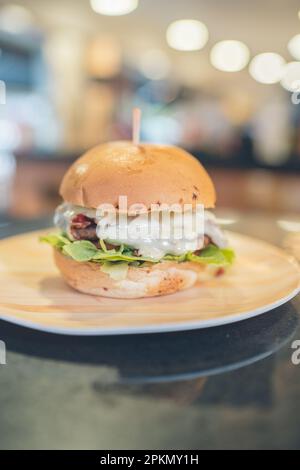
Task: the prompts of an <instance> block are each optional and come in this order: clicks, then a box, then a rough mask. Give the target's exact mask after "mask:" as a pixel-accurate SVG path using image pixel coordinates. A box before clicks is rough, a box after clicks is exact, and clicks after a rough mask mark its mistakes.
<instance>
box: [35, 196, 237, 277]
mask: <svg viewBox="0 0 300 470" xmlns="http://www.w3.org/2000/svg"><path fill="white" fill-rule="evenodd" d="M192 219H193V214H192V213H191V214H187V216H185V217H184V218H182V217H177V216H176V215H174V214H173V215H172V220H171V224H170V228H169V236H168V237H167V238H161V237H153V236H151V235H149V230H147V229H148V224H149V214H143V215H139V216H130V217H129V216H128V217H126V218H125V219H124V220H122V218H118V219H117V220H116V219H115V218H114V217H111V216H110V215H104V216H103V217H99V216H98V215H97V211H96V210H94V209H88V208H83V207H79V206H74V205H72V204H68V203H64V204H62V205H61V206H59V207H58V208H57V210H56V212H55V217H54V223H55V225H56V227H57V229H58V230H59V232H58V233H55V234H50V235H48V236H46V237H42V241H45V242H48V243H50V244H51V245H52V246H54V247H55V248H57V249H58V250H60V251H61V252H62V253H63V254H65V255H67V256H69V257H71V258H72V259H74V260H76V261H79V262H86V261H92V262H97V263H100V264H101V265H102V269H103V270H105V272H109V270H110V267H116V266H119V265H120V264H122V265H124V264H125V263H126V265H127V266H129V265H134V266H142V265H144V263H159V262H161V261H175V262H184V261H192V262H196V263H203V264H212V265H216V266H218V267H226V266H228V265H230V264H231V263H232V261H233V258H234V253H233V251H232V250H231V249H230V248H228V246H227V240H226V237H225V235H224V234H223V232H222V230H221V229H220V227H219V226H218V223H217V220H216V218H215V216H214V215H213V214H212V213H211V212H209V211H204V222H203V225H204V226H203V230H202V232H201V233H200V232H199V233H197V232H195V231H194V232H191V233H192V236H189V237H186V236H185V235H184V234H185V233H186V232H185V230H184V229H185V228H187V227H186V226H183V224H186V225H187V224H188V225H190V224H192V222H193V220H192ZM169 222H170V221H169ZM155 224H156V225H155ZM155 224H154V229H157V231H156V232H157V233H158V232H159V233H161V231H163V229H164V228H165V227H164V225H163V224H164V220H163V219H162V218H160V219H158V220H157V221H156V222H155ZM129 228H130V229H131V230H128V229H129ZM135 228H137V229H138V230H139V231H140V233H139V236H138V237H137V236H136V233H137V231H136V230H135V231H133V230H132V229H135ZM143 229H144V230H143ZM178 229H182V231H181V233H183V236H182V237H180V238H177V237H176V236H175V233H176V230H178ZM132 233H134V234H135V236H133V234H132ZM123 267H124V266H123Z"/></svg>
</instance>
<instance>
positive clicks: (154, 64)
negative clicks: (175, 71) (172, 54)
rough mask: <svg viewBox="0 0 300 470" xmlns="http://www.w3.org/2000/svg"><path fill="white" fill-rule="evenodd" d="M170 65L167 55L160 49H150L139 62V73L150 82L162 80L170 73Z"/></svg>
mask: <svg viewBox="0 0 300 470" xmlns="http://www.w3.org/2000/svg"><path fill="white" fill-rule="evenodd" d="M170 69H171V64H170V60H169V57H168V56H167V54H166V53H165V52H164V51H162V50H160V49H150V50H148V51H147V52H145V53H144V54H143V55H142V56H141V58H140V61H139V70H140V72H141V73H142V74H143V75H144V76H145V77H146V78H149V79H150V80H162V79H163V78H166V77H167V76H168V74H169V72H170Z"/></svg>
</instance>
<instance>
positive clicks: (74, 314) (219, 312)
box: [0, 231, 300, 335]
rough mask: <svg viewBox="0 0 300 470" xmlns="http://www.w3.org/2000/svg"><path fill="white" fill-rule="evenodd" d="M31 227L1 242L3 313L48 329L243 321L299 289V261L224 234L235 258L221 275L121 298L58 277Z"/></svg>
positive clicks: (91, 331)
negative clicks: (175, 289)
mask: <svg viewBox="0 0 300 470" xmlns="http://www.w3.org/2000/svg"><path fill="white" fill-rule="evenodd" d="M44 232H45V231H43V232H31V233H28V234H25V235H19V236H16V237H12V238H8V239H5V240H2V241H1V242H0V318H1V319H3V320H7V321H10V322H11V323H16V324H18V325H22V326H27V327H30V328H34V329H37V330H41V331H47V332H51V333H62V334H70V335H112V334H113V335H117V334H133V333H154V332H155V333H159V332H171V331H183V330H191V329H197V328H207V327H212V326H218V325H224V324H228V323H233V322H237V321H241V320H245V319H248V318H251V317H254V316H257V315H260V314H262V313H264V312H267V311H269V310H272V309H274V308H276V307H278V306H280V305H282V304H284V303H285V302H288V301H289V300H290V299H292V298H293V297H294V296H296V295H297V293H298V292H299V290H300V270H299V265H298V263H297V262H296V261H295V260H294V259H293V258H292V257H291V256H289V255H288V254H287V253H285V252H284V251H283V250H280V249H279V248H277V247H275V246H272V245H270V244H268V243H265V242H263V241H261V240H257V239H254V238H250V237H247V236H244V235H239V234H236V233H232V232H230V233H228V237H229V241H230V245H231V246H232V247H233V248H234V249H235V251H236V254H237V259H236V262H235V264H234V266H233V267H232V268H230V270H229V271H228V273H226V275H224V276H222V277H219V278H216V279H214V280H213V281H209V282H206V283H204V284H202V285H197V286H195V287H193V288H192V289H189V290H186V291H182V292H179V293H177V294H173V295H168V296H161V297H154V298H148V299H137V300H118V299H108V298H103V297H94V296H89V295H84V294H80V293H78V292H76V291H74V290H73V289H71V288H70V287H68V286H67V285H66V284H65V283H64V281H63V280H62V279H61V277H60V275H59V273H58V272H57V270H56V268H55V266H54V264H53V261H52V253H51V249H50V248H49V246H47V245H44V244H41V243H39V242H38V237H39V235H41V233H44Z"/></svg>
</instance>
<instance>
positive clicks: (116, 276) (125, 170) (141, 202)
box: [42, 109, 234, 298]
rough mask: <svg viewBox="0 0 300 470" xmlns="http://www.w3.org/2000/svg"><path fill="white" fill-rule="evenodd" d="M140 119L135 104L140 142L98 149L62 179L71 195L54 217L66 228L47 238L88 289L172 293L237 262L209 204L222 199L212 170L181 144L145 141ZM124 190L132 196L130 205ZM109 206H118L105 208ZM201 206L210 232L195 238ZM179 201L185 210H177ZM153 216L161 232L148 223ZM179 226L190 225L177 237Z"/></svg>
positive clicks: (63, 267) (128, 294) (112, 293)
mask: <svg viewBox="0 0 300 470" xmlns="http://www.w3.org/2000/svg"><path fill="white" fill-rule="evenodd" d="M140 120H141V112H140V110H139V109H135V110H134V111H133V139H132V142H130V141H118V142H109V143H106V144H102V145H99V146H97V147H95V148H92V149H91V150H89V151H88V152H86V153H85V154H84V155H83V156H82V157H81V158H79V159H78V160H77V161H76V162H75V163H74V164H73V165H72V166H71V167H70V168H69V170H68V171H67V173H66V174H65V176H64V178H63V181H62V183H61V187H60V194H61V196H62V198H63V200H64V202H63V204H62V205H61V206H59V207H58V208H57V210H56V213H55V218H54V221H55V225H56V226H57V228H58V230H59V232H57V233H54V234H49V235H48V236H46V237H43V238H42V240H43V241H46V242H48V243H50V244H51V245H52V246H53V248H54V259H55V262H56V265H57V267H58V269H59V270H60V272H61V274H62V276H63V277H64V279H65V280H66V282H67V283H68V284H69V285H70V286H72V287H73V288H75V289H77V290H78V291H80V292H84V293H87V294H92V295H97V296H105V297H116V298H140V297H151V296H157V295H164V294H171V293H174V292H176V291H179V290H182V289H187V288H189V287H192V286H193V285H194V284H195V283H196V282H197V281H203V280H206V279H210V278H211V277H212V276H216V275H220V274H222V273H223V272H225V271H226V269H227V267H228V266H230V264H231V263H232V261H233V258H234V254H233V251H232V250H231V249H229V248H228V247H227V241H226V238H225V236H224V234H223V233H222V231H221V229H220V228H219V227H218V225H217V221H216V219H215V217H214V215H213V214H212V213H211V212H209V211H208V209H211V208H214V206H215V199H216V194H215V189H214V185H213V183H212V180H211V179H210V177H209V175H208V173H207V172H206V170H205V169H204V168H203V166H202V165H201V164H200V163H199V162H198V161H197V160H196V159H195V158H194V157H193V156H192V155H190V154H189V153H187V152H185V151H184V150H182V149H180V148H178V147H171V146H166V145H153V144H146V143H140ZM120 196H121V197H123V198H124V197H126V199H127V201H126V202H127V205H126V209H125V210H124V209H123V208H122V207H120ZM103 205H105V207H110V208H112V209H113V210H111V213H107V214H104V213H103V212H102V211H99V207H103ZM199 205H202V206H203V207H204V213H203V214H204V215H203V216H204V232H203V231H202V233H200V232H199V233H197V232H195V231H194V232H193V231H192V232H191V233H192V236H189V237H188V238H187V237H186V236H185V233H186V231H185V230H184V229H186V228H187V227H186V226H187V225H188V224H192V223H193V220H194V219H193V216H194V215H195V211H196V210H197V207H198V206H199ZM175 206H176V207H177V208H178V207H179V209H182V211H181V214H177V213H176V212H174V211H173V210H170V209H169V208H170V207H171V208H174V207H175ZM186 207H188V208H189V212H188V213H187V212H184V211H185V208H186ZM166 208H167V209H166ZM166 212H168V217H167V218H166V219H164V217H163V216H164V215H165V214H166ZM157 214H160V215H158V216H157ZM183 214H184V216H183ZM155 217H156V218H155ZM150 219H151V223H152V222H153V219H154V220H155V223H154V228H155V229H157V230H156V236H153V231H151V229H150V231H149V230H148V231H147V230H146V232H145V230H144V229H145V227H146V228H147V229H148V227H149V221H150ZM164 220H168V221H169V224H170V226H169V227H168V230H169V231H168V234H169V235H168V237H167V238H166V236H165V233H166V231H163V230H161V229H163V228H165V227H164V223H165V222H164ZM155 224H156V225H155ZM178 228H180V229H183V230H181V233H182V234H183V235H182V236H181V237H179V238H177V237H175V236H174V233H175V232H174V231H175V229H176V230H177V231H178ZM129 229H130V230H129ZM132 229H136V230H135V231H134V230H132ZM133 233H134V236H133ZM157 233H158V234H161V233H163V236H161V237H160V236H159V235H158V236H157Z"/></svg>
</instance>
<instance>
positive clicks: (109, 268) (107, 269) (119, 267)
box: [100, 261, 129, 281]
mask: <svg viewBox="0 0 300 470" xmlns="http://www.w3.org/2000/svg"><path fill="white" fill-rule="evenodd" d="M128 267H129V265H128V263H124V262H119V263H111V262H109V261H105V262H104V263H103V264H102V265H101V268H100V269H101V271H102V272H104V273H106V274H108V275H109V276H110V277H111V278H112V279H113V280H114V281H123V280H124V279H126V276H127V272H128Z"/></svg>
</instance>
